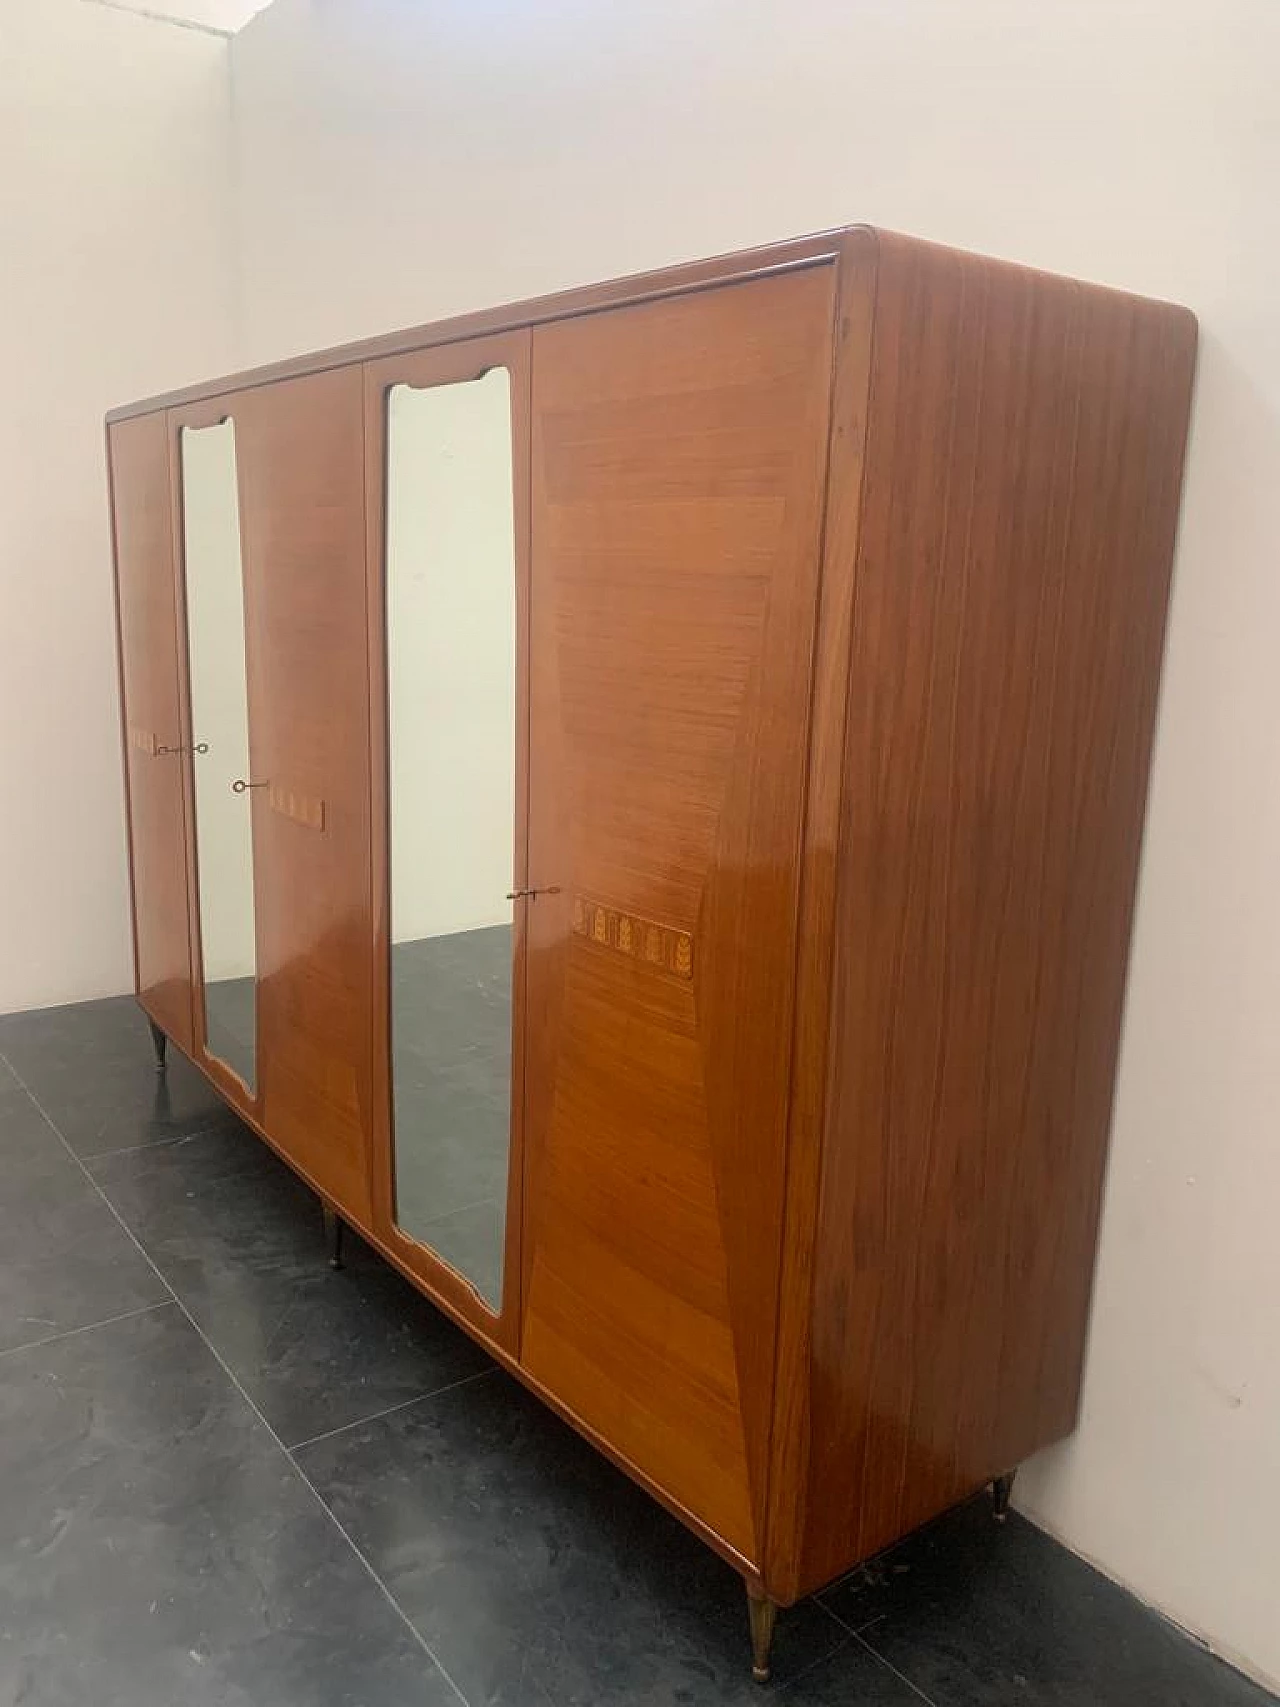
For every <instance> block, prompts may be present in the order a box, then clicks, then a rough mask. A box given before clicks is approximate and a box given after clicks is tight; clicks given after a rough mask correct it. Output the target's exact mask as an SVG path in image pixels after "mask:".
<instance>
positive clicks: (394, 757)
mask: <svg viewBox="0 0 1280 1707" xmlns="http://www.w3.org/2000/svg"><path fill="white" fill-rule="evenodd" d="M511 479H512V476H511V383H510V376H509V375H508V373H507V370H506V369H505V368H501V367H499V368H491V369H490V370H489V372H488V373H486V374H485V375H484V376H483V377H482V378H479V379H475V380H469V381H466V382H464V383H462V384H457V385H441V386H433V387H423V388H414V387H410V386H407V385H397V386H394V387H392V389H391V391H390V394H389V396H388V399H387V698H388V707H389V709H388V725H389V730H390V744H391V753H390V760H391V765H390V769H391V791H390V792H391V937H392V941H393V942H409V941H413V940H415V939H416V938H419V937H428V936H445V935H449V934H450V933H452V932H454V931H464V930H473V929H475V928H477V927H478V926H482V925H497V924H510V923H511V906H512V904H511V902H510V901H509V900H508V899H507V894H508V891H509V890H510V889H511V886H512V861H513V849H514V846H515V726H516V691H515V660H516V634H515V627H516V611H515V595H516V583H515V505H514V500H513V497H512V484H511Z"/></svg>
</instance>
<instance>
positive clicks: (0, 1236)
mask: <svg viewBox="0 0 1280 1707" xmlns="http://www.w3.org/2000/svg"><path fill="white" fill-rule="evenodd" d="M0 1181H2V1185H0V1351H5V1350H9V1349H11V1348H12V1347H14V1346H20V1345H29V1344H31V1343H32V1342H33V1341H35V1340H43V1339H49V1338H51V1337H52V1336H53V1335H55V1334H60V1333H66V1332H68V1331H69V1330H71V1329H73V1328H82V1327H85V1326H87V1325H88V1324H89V1323H91V1322H100V1321H103V1320H104V1319H105V1318H107V1317H109V1316H119V1315H123V1314H124V1313H125V1312H127V1311H130V1310H138V1309H142V1308H144V1307H145V1306H147V1305H149V1304H155V1303H158V1302H159V1301H160V1300H161V1299H163V1298H167V1297H168V1291H167V1289H166V1288H165V1286H164V1283H163V1282H162V1281H161V1280H160V1279H159V1278H158V1277H157V1275H156V1274H155V1271H154V1270H153V1269H152V1267H151V1265H150V1264H149V1263H148V1262H147V1261H146V1259H145V1258H144V1257H143V1256H142V1254H141V1253H140V1252H139V1251H138V1249H137V1247H136V1245H134V1243H133V1241H132V1240H131V1239H130V1238H129V1236H128V1234H127V1233H125V1232H124V1230H123V1228H122V1227H121V1226H120V1224H119V1222H118V1221H117V1220H116V1218H115V1216H114V1215H112V1213H111V1211H110V1210H109V1209H108V1208H107V1206H106V1204H105V1203H103V1201H102V1199H101V1198H100V1197H99V1196H98V1194H97V1192H96V1191H95V1190H94V1189H93V1186H92V1185H91V1184H90V1182H89V1181H88V1180H87V1179H86V1178H85V1176H84V1173H83V1171H82V1170H81V1169H80V1168H79V1167H78V1166H77V1165H76V1163H75V1161H74V1160H73V1159H72V1158H71V1157H70V1156H69V1155H68V1154H67V1152H66V1149H65V1148H64V1146H63V1145H62V1143H61V1141H60V1140H59V1138H58V1135H57V1134H56V1133H55V1132H54V1131H53V1130H52V1128H51V1127H50V1125H49V1123H48V1121H47V1120H45V1118H44V1116H43V1115H42V1114H41V1113H40V1111H39V1109H38V1108H37V1107H36V1106H35V1104H34V1103H33V1102H32V1100H31V1098H30V1097H29V1096H27V1094H26V1093H25V1092H24V1091H18V1090H15V1089H14V1088H13V1087H12V1086H10V1087H9V1088H8V1089H5V1088H4V1086H3V1085H2V1084H0Z"/></svg>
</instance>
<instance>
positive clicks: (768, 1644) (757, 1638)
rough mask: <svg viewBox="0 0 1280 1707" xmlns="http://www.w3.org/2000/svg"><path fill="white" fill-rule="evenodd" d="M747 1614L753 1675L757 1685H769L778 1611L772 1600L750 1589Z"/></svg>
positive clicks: (748, 1591)
mask: <svg viewBox="0 0 1280 1707" xmlns="http://www.w3.org/2000/svg"><path fill="white" fill-rule="evenodd" d="M747 1612H748V1615H749V1616H750V1619H751V1675H752V1677H754V1678H755V1680H756V1682H757V1683H768V1681H769V1650H770V1649H771V1648H772V1647H773V1625H774V1620H775V1619H776V1618H777V1616H778V1609H777V1607H776V1606H775V1605H774V1604H773V1602H772V1601H771V1600H766V1599H765V1597H764V1596H763V1595H762V1594H756V1593H755V1591H754V1590H753V1589H748V1590H747Z"/></svg>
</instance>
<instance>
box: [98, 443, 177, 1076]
mask: <svg viewBox="0 0 1280 1707" xmlns="http://www.w3.org/2000/svg"><path fill="white" fill-rule="evenodd" d="M107 445H108V452H109V456H110V469H111V506H112V516H113V526H114V534H115V540H114V543H115V576H116V621H117V637H118V644H119V661H120V696H121V723H122V725H123V736H124V760H125V789H126V796H127V809H128V828H129V854H130V877H131V883H132V889H133V927H134V956H135V979H136V989H137V992H138V999H139V1001H140V1002H141V1003H142V1005H143V1007H144V1008H145V1009H146V1010H147V1012H148V1013H149V1014H150V1015H151V1017H152V1019H153V1020H155V1022H156V1024H157V1025H158V1026H160V1027H161V1029H162V1030H163V1031H164V1032H165V1033H166V1034H167V1035H168V1036H169V1037H172V1038H173V1040H174V1042H175V1043H177V1044H179V1045H180V1046H181V1047H182V1048H183V1049H185V1050H187V1051H190V1049H191V940H190V934H189V928H188V916H187V851H186V829H185V821H184V807H183V769H182V758H181V754H180V752H179V748H180V746H181V743H182V733H181V729H182V719H181V716H180V714H179V699H178V627H177V615H176V608H175V598H176V586H175V580H174V561H173V539H172V535H171V533H170V491H169V439H168V433H167V430H166V425H165V416H164V412H163V411H160V412H159V413H157V414H154V415H138V416H135V417H134V418H133V419H132V420H129V421H120V422H117V423H116V424H115V425H113V426H111V427H109V428H108V429H107Z"/></svg>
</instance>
